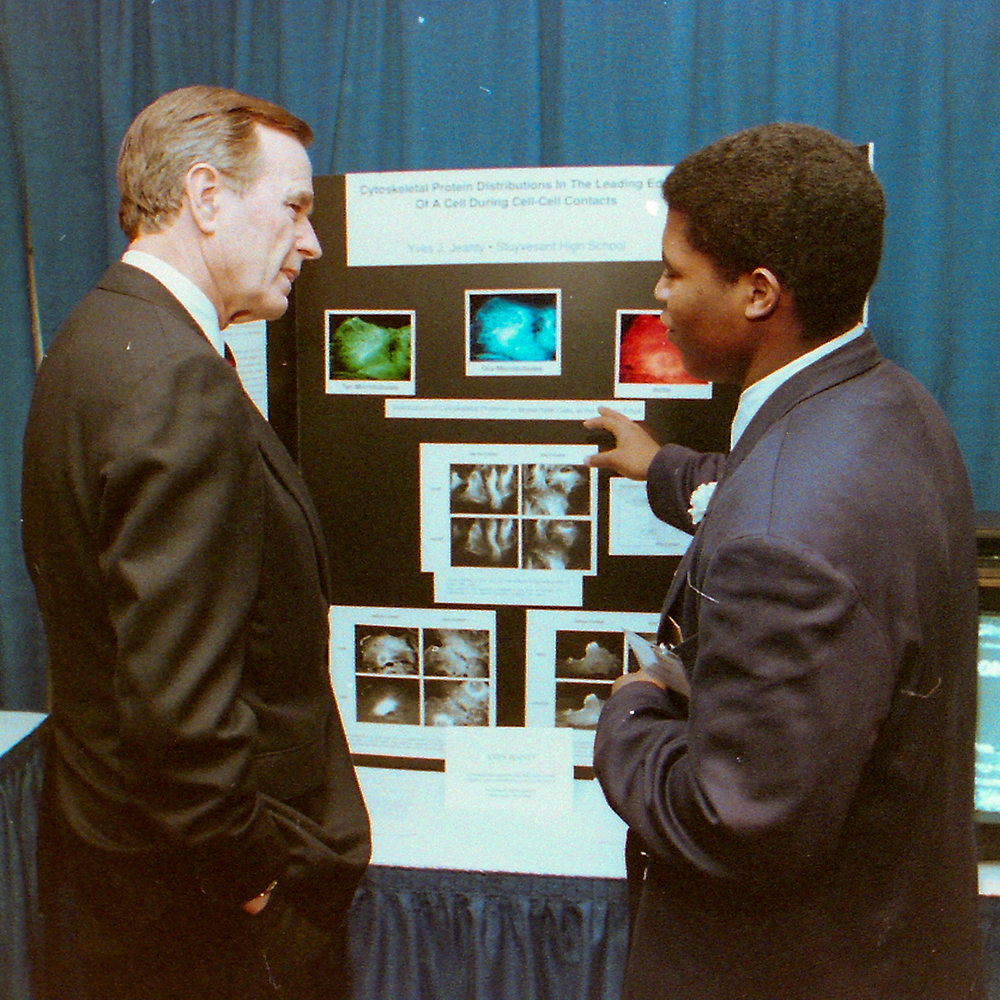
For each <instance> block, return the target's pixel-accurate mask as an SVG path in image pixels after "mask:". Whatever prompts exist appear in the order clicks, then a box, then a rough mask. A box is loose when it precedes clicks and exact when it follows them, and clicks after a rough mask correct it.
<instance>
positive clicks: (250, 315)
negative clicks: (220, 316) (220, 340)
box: [229, 296, 288, 325]
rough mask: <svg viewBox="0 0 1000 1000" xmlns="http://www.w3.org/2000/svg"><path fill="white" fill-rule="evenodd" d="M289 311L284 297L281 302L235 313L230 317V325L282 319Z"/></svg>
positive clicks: (262, 304)
mask: <svg viewBox="0 0 1000 1000" xmlns="http://www.w3.org/2000/svg"><path fill="white" fill-rule="evenodd" d="M287 311H288V299H286V298H284V296H282V298H281V300H280V301H276V302H267V303H261V305H260V306H259V307H258V308H256V309H244V310H242V311H241V312H238V313H234V314H233V315H232V316H230V317H229V323H230V325H231V324H233V323H252V322H254V320H261V319H263V320H272V319H281V317H282V316H284V315H285V313H286V312H287Z"/></svg>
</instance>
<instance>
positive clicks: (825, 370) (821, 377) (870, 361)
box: [719, 332, 882, 487]
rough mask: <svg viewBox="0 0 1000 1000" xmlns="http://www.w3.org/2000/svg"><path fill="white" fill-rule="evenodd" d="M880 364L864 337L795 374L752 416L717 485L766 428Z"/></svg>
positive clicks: (871, 342)
mask: <svg viewBox="0 0 1000 1000" xmlns="http://www.w3.org/2000/svg"><path fill="white" fill-rule="evenodd" d="M881 360H882V355H881V354H879V350H878V348H877V347H876V346H875V341H874V340H872V338H871V334H869V333H868V332H865V333H863V334H862V335H861V336H860V337H858V338H857V339H856V340H852V341H850V343H847V344H844V346H843V347H841V348H839V349H838V350H836V351H834V352H833V353H832V354H828V355H826V357H823V358H820V359H819V361H817V362H815V363H814V364H811V365H809V367H808V368H803V369H802V371H800V372H796V373H795V374H794V375H793V376H792V377H791V378H790V379H788V381H786V382H783V383H782V384H781V385H779V386H778V388H777V389H775V390H774V392H773V393H772V394H771V395H770V396H769V397H768V399H767V400H766V401H765V402H764V405H763V406H762V407H761V408H760V410H758V411H757V413H756V414H755V415H754V418H753V420H751V421H750V423H749V424H748V425H747V428H746V430H744V431H743V433H742V435H740V439H739V441H737V442H736V447H735V448H733V450H732V452H731V453H730V455H729V456H728V457H727V458H726V467H725V471H724V472H723V474H722V476H721V478H720V480H719V484H720V487H721V484H722V482H723V481H724V480H726V479H727V478H728V477H729V476H731V475H732V474H733V472H735V471H736V469H738V468H739V466H740V463H741V462H742V461H743V459H744V458H746V456H747V455H749V454H750V452H751V451H752V450H753V447H754V445H755V444H756V443H757V442H758V441H759V440H760V439H761V438H762V437H763V436H764V435H765V434H766V433H767V430H768V428H770V427H771V425H772V424H774V423H776V422H777V421H778V420H780V419H781V418H782V417H784V416H785V414H786V413H788V411H789V410H791V409H792V408H793V407H794V406H795V405H796V404H797V403H799V402H801V401H802V400H804V399H808V398H809V397H810V396H814V395H816V393H818V392H823V391H824V390H825V389H829V388H830V387H831V386H834V385H837V384H839V383H841V382H846V381H847V379H849V378H854V377H855V376H856V375H860V374H861V373H862V372H865V371H868V369H869V368H874V367H875V365H877V364H878V363H879V362H880V361H881Z"/></svg>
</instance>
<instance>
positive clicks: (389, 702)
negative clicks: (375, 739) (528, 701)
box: [354, 624, 491, 726]
mask: <svg viewBox="0 0 1000 1000" xmlns="http://www.w3.org/2000/svg"><path fill="white" fill-rule="evenodd" d="M354 634H355V670H356V685H357V688H356V690H357V721H358V722H369V723H377V724H385V725H404V726H488V725H489V724H490V697H491V684H490V633H489V632H488V631H486V630H480V629H448V628H423V627H414V628H397V627H387V626H384V625H368V624H357V625H355V627H354Z"/></svg>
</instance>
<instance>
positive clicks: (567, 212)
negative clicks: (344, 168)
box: [346, 166, 670, 267]
mask: <svg viewBox="0 0 1000 1000" xmlns="http://www.w3.org/2000/svg"><path fill="white" fill-rule="evenodd" d="M669 171H670V168H669V167H666V166H620V167H512V168H502V169H476V170H430V171H397V172H387V173H367V174H348V175H347V179H346V180H347V265H348V267H373V266H374V267H378V266H383V267H384V266H396V265H422V264H523V263H545V262H556V261H570V262H572V261H581V262H587V261H596V262H604V261H655V260H659V259H660V241H661V238H662V235H663V226H664V222H665V219H666V206H665V204H664V202H663V198H662V197H661V194H660V188H661V185H662V184H663V180H664V178H665V177H666V176H667V174H668V173H669Z"/></svg>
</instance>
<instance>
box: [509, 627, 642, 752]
mask: <svg viewBox="0 0 1000 1000" xmlns="http://www.w3.org/2000/svg"><path fill="white" fill-rule="evenodd" d="M659 621H660V616H659V615H658V614H651V613H648V612H638V611H636V612H632V611H571V610H567V611H555V610H551V609H536V608H529V609H528V611H527V619H526V625H525V643H526V645H525V648H526V657H525V660H526V664H525V665H526V674H525V698H524V724H525V726H528V727H541V728H550V727H556V728H564V729H570V730H572V731H573V762H574V764H577V765H581V766H588V765H591V764H592V763H593V759H594V731H595V730H596V729H597V720H598V718H599V717H600V714H601V709H602V708H603V706H604V703H605V702H606V701H607V700H608V698H609V696H610V695H611V686H612V684H614V682H615V680H616V679H617V678H618V677H621V676H622V674H625V673H631V672H632V671H633V670H637V669H638V668H639V664H638V663H637V662H636V661H635V658H634V654H633V653H632V651H631V650H630V649H629V647H628V643H627V642H626V639H625V632H624V630H625V629H629V630H630V631H632V632H635V633H637V634H638V635H641V636H643V637H644V638H647V639H648V640H649V641H651V642H655V640H656V630H657V627H658V625H659Z"/></svg>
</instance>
